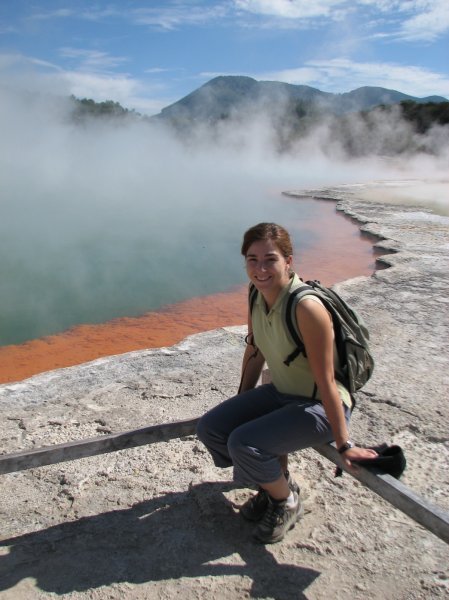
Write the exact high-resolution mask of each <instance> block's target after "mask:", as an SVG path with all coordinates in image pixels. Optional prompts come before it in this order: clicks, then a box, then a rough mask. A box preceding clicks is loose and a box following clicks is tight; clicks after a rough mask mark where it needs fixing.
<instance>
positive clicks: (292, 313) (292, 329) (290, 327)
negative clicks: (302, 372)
mask: <svg viewBox="0 0 449 600" xmlns="http://www.w3.org/2000/svg"><path fill="white" fill-rule="evenodd" d="M310 295H312V296H318V297H319V294H317V293H316V292H315V291H314V289H313V287H312V286H311V285H309V284H308V283H306V284H302V285H299V286H298V287H296V288H294V289H293V290H291V292H290V294H289V297H288V300H287V302H286V305H285V314H284V321H285V326H286V328H287V331H288V333H289V335H290V337H291V339H292V341H293V343H294V344H295V349H294V350H293V352H291V353H290V354H289V355H288V356H287V358H286V359H285V360H284V364H286V365H287V367H288V366H289V365H290V363H291V362H292V361H293V360H295V358H296V357H297V356H299V355H300V354H301V352H303V353H304V356H306V352H305V346H304V342H303V341H302V338H301V334H300V331H299V328H298V323H297V320H296V306H297V304H298V302H299V301H300V300H301V299H302V298H304V296H310Z"/></svg>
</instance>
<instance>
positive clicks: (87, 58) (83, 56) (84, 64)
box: [59, 47, 128, 71]
mask: <svg viewBox="0 0 449 600" xmlns="http://www.w3.org/2000/svg"><path fill="white" fill-rule="evenodd" d="M59 54H60V55H61V56H62V57H63V58H68V59H74V60H76V61H79V68H81V69H83V70H94V71H97V70H103V69H113V68H115V67H117V66H119V65H121V64H123V63H124V62H126V61H127V60H128V59H127V58H125V57H123V56H112V55H111V54H108V53H107V52H101V51H99V50H88V49H83V48H71V47H64V48H60V50H59Z"/></svg>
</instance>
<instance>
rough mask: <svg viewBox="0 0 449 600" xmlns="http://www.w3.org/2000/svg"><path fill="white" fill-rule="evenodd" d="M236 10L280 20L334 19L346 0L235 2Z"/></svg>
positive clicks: (238, 0)
mask: <svg viewBox="0 0 449 600" xmlns="http://www.w3.org/2000/svg"><path fill="white" fill-rule="evenodd" d="M234 4H235V6H236V8H237V9H240V10H244V11H247V12H250V13H253V14H259V15H264V16H272V17H277V18H280V19H310V18H312V17H330V18H336V17H337V16H338V15H340V10H339V9H344V7H345V5H346V6H347V5H348V3H347V1H346V0H316V1H314V2H310V0H235V2H234Z"/></svg>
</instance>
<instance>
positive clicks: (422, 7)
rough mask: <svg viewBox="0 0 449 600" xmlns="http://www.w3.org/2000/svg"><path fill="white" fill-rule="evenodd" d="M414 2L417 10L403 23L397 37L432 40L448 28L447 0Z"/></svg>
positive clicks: (448, 11)
mask: <svg viewBox="0 0 449 600" xmlns="http://www.w3.org/2000/svg"><path fill="white" fill-rule="evenodd" d="M415 4H416V5H417V7H418V11H417V13H416V14H415V15H413V16H412V17H410V18H409V19H407V20H406V21H405V22H404V23H403V25H402V27H401V29H400V32H399V37H401V38H402V39H404V40H407V41H415V40H425V41H433V40H435V39H436V38H437V37H438V36H440V35H442V34H443V33H445V32H446V31H448V30H449V3H448V2H447V0H421V1H418V0H417V1H416V2H415Z"/></svg>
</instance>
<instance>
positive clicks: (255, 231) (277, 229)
mask: <svg viewBox="0 0 449 600" xmlns="http://www.w3.org/2000/svg"><path fill="white" fill-rule="evenodd" d="M266 240H273V242H274V243H275V244H276V246H277V247H278V249H279V250H280V251H281V254H282V255H283V257H284V258H288V257H289V256H291V255H292V254H293V246H292V242H291V239H290V235H289V233H288V231H287V230H286V229H284V228H283V227H281V226H280V225H276V223H259V224H258V225H254V227H251V228H250V229H248V231H246V232H245V234H244V236H243V243H242V250H241V252H242V254H243V256H246V253H247V252H248V249H249V247H250V246H251V244H253V243H254V242H260V241H266Z"/></svg>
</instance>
